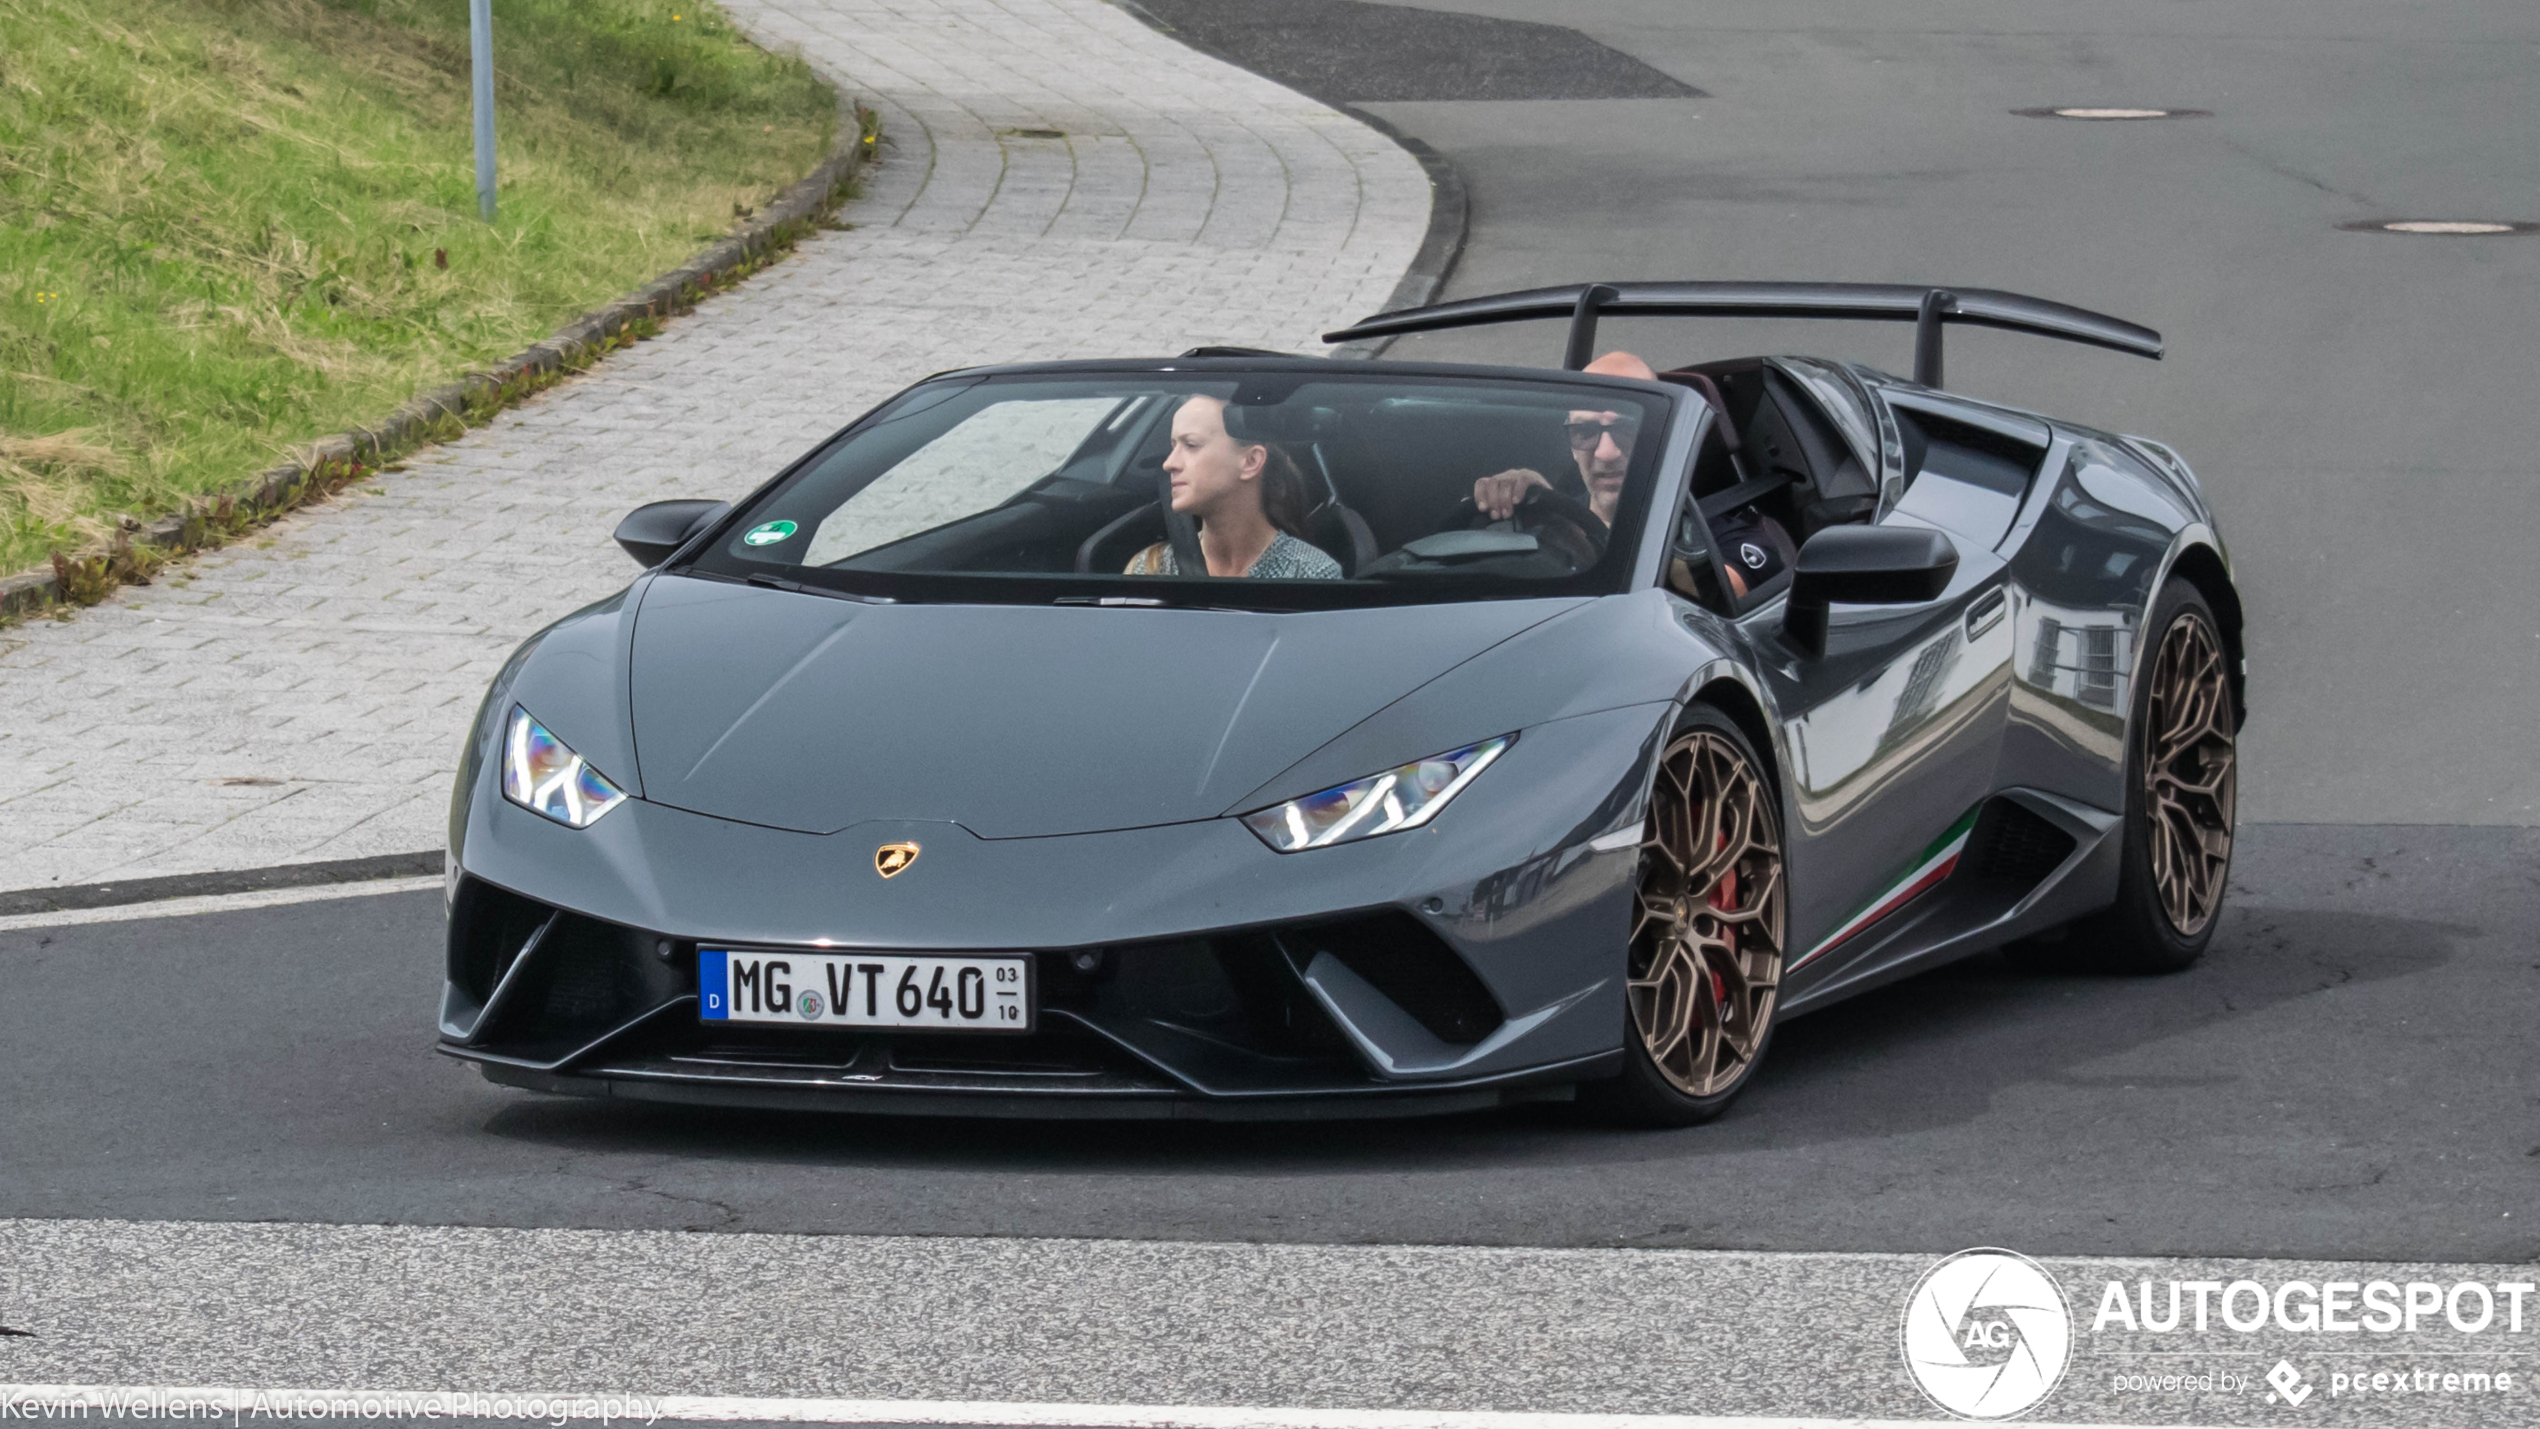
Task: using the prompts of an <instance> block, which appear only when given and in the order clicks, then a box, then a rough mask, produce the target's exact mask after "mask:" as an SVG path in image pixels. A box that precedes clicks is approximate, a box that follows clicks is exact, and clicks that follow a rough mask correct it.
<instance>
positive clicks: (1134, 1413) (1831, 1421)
mask: <svg viewBox="0 0 2540 1429" xmlns="http://www.w3.org/2000/svg"><path fill="white" fill-rule="evenodd" d="M258 1401H262V1403H263V1404H264V1405H265V1406H267V1412H268V1413H272V1412H276V1411H284V1412H288V1411H291V1410H297V1411H299V1412H302V1413H305V1412H308V1411H310V1410H312V1409H319V1410H323V1411H325V1412H328V1413H330V1414H332V1415H349V1414H361V1413H364V1412H365V1411H364V1406H365V1405H376V1406H385V1407H388V1412H389V1413H391V1414H394V1415H396V1416H398V1417H415V1416H418V1415H422V1414H424V1413H425V1406H427V1405H430V1406H432V1408H433V1409H434V1410H435V1411H437V1413H436V1417H441V1418H454V1417H455V1418H497V1417H510V1418H539V1419H542V1420H547V1421H550V1422H552V1421H553V1420H554V1419H555V1418H556V1417H557V1416H558V1415H561V1414H562V1413H563V1412H564V1411H563V1408H562V1406H565V1405H576V1406H579V1405H588V1406H591V1408H590V1410H589V1412H588V1413H582V1412H579V1411H577V1412H576V1413H575V1414H573V1415H572V1418H575V1419H583V1418H588V1419H598V1418H599V1417H600V1410H599V1406H602V1405H609V1406H614V1408H613V1410H612V1413H613V1415H614V1417H615V1418H616V1419H617V1420H618V1421H619V1422H623V1423H649V1422H653V1421H655V1420H661V1421H669V1422H677V1423H770V1424H940V1425H951V1426H973V1425H975V1426H991V1425H1010V1426H1016V1429H1929V1426H1935V1425H1949V1424H1955V1423H1957V1422H1958V1421H1956V1420H1947V1419H1843V1418H1834V1417H1826V1416H1810V1417H1803V1418H1790V1417H1783V1416H1778V1415H1773V1416H1767V1415H1711V1414H1529V1413H1504V1412H1498V1411H1491V1410H1465V1409H1308V1408H1297V1407H1272V1408H1255V1407H1250V1406H1240V1405H1156V1404H1036V1403H1018V1402H1003V1401H995V1400H977V1401H970V1400H941V1399H751V1398H744V1397H741V1396H737V1395H675V1394H673V1395H641V1394H622V1393H620V1394H592V1393H585V1392H581V1391H573V1390H564V1391H555V1390H541V1391H529V1392H517V1393H515V1392H491V1391H481V1390H381V1389H259V1388H255V1387H253V1386H239V1385H216V1386H168V1385H104V1384H0V1404H8V1403H15V1404H51V1405H87V1406H92V1407H104V1406H108V1405H139V1404H153V1403H156V1404H165V1403H171V1402H174V1403H181V1404H208V1405H217V1406H219V1407H220V1408H221V1409H222V1410H223V1411H224V1412H226V1411H227V1410H229V1409H230V1408H232V1407H235V1408H237V1409H239V1410H242V1411H243V1410H247V1409H249V1408H250V1407H251V1406H254V1405H256V1404H257V1403H258ZM501 1403H508V1404H509V1405H511V1406H512V1407H513V1412H512V1413H511V1414H509V1415H497V1414H495V1413H493V1412H492V1411H491V1408H490V1404H501ZM531 1403H534V1404H536V1405H538V1406H541V1407H542V1408H543V1409H544V1410H545V1411H546V1412H544V1413H535V1414H533V1413H531V1412H530V1411H529V1409H528V1408H527V1407H526V1406H527V1405H528V1404H531ZM373 1413H374V1417H375V1413H376V1412H375V1411H373ZM2023 1424H2024V1426H2025V1429H2083V1426H2078V1425H2064V1424H2050V1423H2029V1422H2028V1421H2023ZM2087 1429H2145V1427H2144V1426H2127V1425H2118V1424H2094V1425H2090V1426H2087ZM2161 1429H2196V1426H2192V1425H2165V1426H2161Z"/></svg>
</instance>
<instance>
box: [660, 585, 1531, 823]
mask: <svg viewBox="0 0 2540 1429" xmlns="http://www.w3.org/2000/svg"><path fill="white" fill-rule="evenodd" d="M1580 603H1581V602H1580V601H1579V600H1578V599H1576V598H1565V599H1548V600H1512V601H1479V602H1471V603H1466V604H1455V605H1418V606H1394V607H1379V608H1371V609H1359V610H1334V611H1311V612H1293V613H1281V614H1271V613H1266V612H1265V613H1253V612H1239V611H1213V610H1158V609H1142V608H1121V607H1108V608H1093V609H1089V608H1084V607H1057V606H990V605H875V604H865V603H862V602H857V601H848V600H838V599H833V598H830V597H827V596H818V595H806V594H800V593H796V592H790V591H777V590H763V589H759V588H756V587H752V586H742V585H731V584H725V583H722V582H716V581H705V580H697V579H690V578H679V577H666V578H663V579H661V580H657V581H655V582H654V583H653V584H652V586H651V588H650V590H648V591H647V592H646V593H645V596H644V602H643V606H642V609H641V611H640V613H639V614H638V617H637V621H636V627H635V638H634V648H633V652H632V654H633V659H632V662H631V663H632V669H631V675H630V685H631V695H632V700H633V709H632V717H633V725H634V734H635V747H636V759H637V765H638V768H637V773H638V780H639V783H640V785H641V792H642V797H644V798H646V799H649V800H651V801H653V802H655V803H660V804H667V805H670V806H672V807H675V808H681V809H687V810H690V811H692V812H695V813H700V814H710V815H714V816H716V817H719V818H727V819H737V820H741V821H744V822H747V823H753V824H763V825H767V826H770V827H773V828H780V829H793V830H799V831H802V832H806V833H833V832H836V831H838V830H840V829H844V828H847V827H850V826H852V825H855V824H859V823H864V822H866V821H869V820H877V819H879V820H906V819H929V820H949V821H952V822H955V823H958V824H960V825H962V826H963V827H965V828H967V829H969V830H970V831H971V832H972V833H975V834H977V835H979V836H980V837H982V838H1031V837H1038V836H1043V835H1051V834H1074V833H1093V832H1099V831H1103V830H1109V829H1123V828H1136V827H1141V826H1144V825H1149V824H1166V823H1177V822H1181V821H1183V820H1188V819H1204V818H1213V817H1216V816H1218V815H1221V814H1226V813H1230V812H1236V811H1235V810H1233V809H1231V808H1230V807H1229V805H1230V804H1231V803H1233V802H1234V801H1236V800H1239V799H1241V798H1242V797H1243V796H1244V795H1246V794H1247V793H1249V792H1250V791H1252V790H1254V789H1257V788H1259V787H1261V786H1262V785H1263V784H1265V783H1266V782H1268V781H1269V780H1271V779H1272V778H1274V777H1276V776H1277V775H1278V774H1279V773H1280V772H1281V771H1283V770H1285V769H1287V768H1289V767H1290V766H1291V765H1293V764H1295V763H1296V762H1297V761H1299V760H1301V759H1303V758H1305V757H1306V756H1307V755H1310V754H1312V753H1313V752H1314V751H1315V750H1316V749H1317V748H1319V747H1321V746H1322V745H1324V744H1325V743H1327V742H1329V741H1330V740H1332V739H1333V738H1335V737H1336V736H1338V735H1340V734H1342V733H1343V732H1344V731H1347V730H1348V729H1349V728H1350V727H1351V726H1353V725H1356V724H1358V723H1359V722H1360V721H1362V720H1365V719H1366V718H1367V717H1368V716H1370V715H1372V714H1375V713H1376V712H1377V711H1379V710H1381V709H1383V708H1384V707H1385V706H1386V705H1388V704H1391V703H1392V702H1394V701H1395V700H1398V699H1400V698H1401V697H1402V696H1403V695H1405V694H1408V693H1409V692H1411V691H1412V690H1415V689H1417V688H1419V687H1420V686H1421V685H1423V684H1426V683H1427V682H1429V681H1430V680H1433V679H1435V678H1437V677H1438V676H1439V675H1442V674H1444V673H1446V672H1447V671H1448V670H1451V669H1453V668H1454V667H1455V666H1457V665H1458V664H1461V663H1463V662H1464V661H1466V660H1469V659H1471V658H1472V657H1473V656H1474V655H1476V654H1479V653H1480V652H1482V651H1484V650H1487V649H1489V648H1490V647H1491V646H1493V645H1495V644H1498V643H1499V642H1501V641H1503V640H1506V639H1508V638H1510V637H1511V636H1514V635H1516V634H1518V633H1519V632H1521V631H1524V630H1526V629H1527V628H1529V627H1531V626H1534V625H1537V624H1539V623H1541V622H1543V621H1545V620H1549V619H1551V618H1552V617H1554V616H1556V615H1559V614H1560V613H1562V612H1563V611H1565V610H1569V609H1571V608H1573V607H1575V606H1577V605H1579V604H1580ZM1501 732H1502V731H1500V730H1498V729H1474V730H1469V731H1461V732H1459V733H1458V734H1456V735H1455V736H1453V737H1452V739H1466V738H1483V737H1487V736H1489V735H1492V734H1498V733H1501ZM1452 739H1451V740H1450V742H1452ZM1430 752H1431V751H1429V750H1426V749H1406V750H1402V751H1399V752H1398V753H1397V754H1396V755H1394V756H1392V757H1394V758H1400V759H1409V758H1417V757H1418V756H1420V755H1423V754H1427V753H1430Z"/></svg>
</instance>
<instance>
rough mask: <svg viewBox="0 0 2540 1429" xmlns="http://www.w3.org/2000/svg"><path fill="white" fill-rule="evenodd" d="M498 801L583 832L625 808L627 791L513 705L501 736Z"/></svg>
mask: <svg viewBox="0 0 2540 1429" xmlns="http://www.w3.org/2000/svg"><path fill="white" fill-rule="evenodd" d="M503 797H504V798H506V799H509V800H511V801H512V802H513V803H515V804H518V805H520V806H521V807H522V808H524V809H527V810H529V811H530V812H531V813H534V814H544V815H546V816H547V817H548V818H551V819H553V820H555V821H556V822H557V823H560V824H565V825H568V826H570V827H573V828H577V829H587V828H589V827H591V825H593V824H595V823H597V822H599V818H600V815H602V814H605V813H607V812H608V811H609V810H611V809H614V808H616V807H617V806H618V805H620V804H623V803H625V802H626V791H625V790H623V789H620V788H618V787H617V786H616V785H615V784H612V783H610V782H609V781H608V776H607V775H605V774H602V773H601V772H600V771H599V770H597V769H594V768H592V767H591V766H590V765H589V764H586V763H584V762H583V759H582V756H581V755H579V754H576V753H574V752H573V751H572V750H570V749H567V748H566V747H565V743H564V741H563V740H561V739H558V738H556V737H555V736H554V735H552V734H549V733H547V727H546V726H545V725H542V724H540V723H539V722H538V721H536V720H534V719H531V718H530V717H529V711H527V710H525V709H522V708H521V707H520V706H518V705H514V706H512V717H511V723H510V725H509V726H508V727H507V728H506V729H505V730H504V731H503Z"/></svg>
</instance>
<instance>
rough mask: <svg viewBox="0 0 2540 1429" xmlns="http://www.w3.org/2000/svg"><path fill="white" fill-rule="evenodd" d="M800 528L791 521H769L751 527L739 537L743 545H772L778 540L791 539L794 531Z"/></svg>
mask: <svg viewBox="0 0 2540 1429" xmlns="http://www.w3.org/2000/svg"><path fill="white" fill-rule="evenodd" d="M800 529H802V528H800V527H798V526H796V525H795V524H794V523H793V522H791V521H770V522H768V523H767V524H766V525H764V526H753V527H751V528H750V530H749V534H748V535H746V536H743V537H742V538H741V544H742V545H744V546H773V545H775V544H776V543H777V542H779V541H790V540H792V539H793V537H794V533H795V532H796V531H798V530H800Z"/></svg>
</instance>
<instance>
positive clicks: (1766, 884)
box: [1579, 705, 1789, 1126]
mask: <svg viewBox="0 0 2540 1429" xmlns="http://www.w3.org/2000/svg"><path fill="white" fill-rule="evenodd" d="M1706 851H1707V854H1708V857H1705V856H1704V854H1705V852H1706ZM1640 857H1641V862H1640V870H1639V873H1638V874H1637V881H1636V883H1635V885H1634V890H1633V909H1632V929H1631V933H1630V936H1629V939H1628V941H1627V944H1626V947H1625V951H1624V965H1625V972H1626V977H1625V988H1624V1004H1625V1005H1624V1015H1623V1070H1622V1072H1621V1073H1620V1074H1619V1075H1617V1076H1614V1077H1612V1078H1609V1079H1607V1080H1605V1081H1601V1082H1594V1083H1590V1084H1588V1085H1586V1086H1583V1087H1581V1088H1580V1089H1579V1099H1580V1101H1581V1103H1582V1104H1583V1105H1584V1106H1585V1107H1586V1108H1587V1109H1588V1110H1589V1111H1590V1112H1591V1113H1593V1114H1596V1115H1599V1116H1602V1117H1604V1118H1606V1119H1608V1120H1612V1121H1619V1122H1623V1123H1627V1124H1630V1125H1635V1126H1693V1125H1697V1124H1699V1123H1702V1122H1706V1121H1709V1120H1711V1119H1712V1118H1713V1117H1716V1116H1718V1115H1719V1114H1720V1113H1722V1112H1724V1111H1726V1110H1728V1108H1729V1103H1731V1102H1733V1101H1735V1100H1736V1099H1737V1095H1738V1093H1740V1092H1742V1091H1744V1090H1745V1089H1746V1085H1747V1083H1749V1082H1750V1081H1752V1080H1754V1076H1755V1069H1756V1067H1757V1066H1759V1065H1760V1064H1761V1063H1762V1062H1763V1060H1764V1054H1765V1052H1766V1051H1767V1050H1768V1049H1769V1048H1770V1047H1771V1046H1772V1040H1773V1023H1774V1014H1775V1012H1776V1011H1777V1010H1778V1008H1779V1005H1780V991H1781V972H1782V954H1783V948H1782V939H1783V937H1784V934H1785V930H1786V929H1787V927H1788V909H1789V891H1788V889H1787V887H1786V886H1785V882H1784V879H1783V873H1782V831H1781V810H1780V801H1779V799H1778V798H1777V797H1776V794H1775V790H1774V786H1773V781H1772V779H1771V777H1770V775H1769V774H1768V773H1767V772H1766V768H1765V765H1764V761H1763V760H1761V759H1759V758H1757V757H1756V754H1755V747H1754V746H1753V745H1752V744H1751V743H1749V742H1748V740H1747V738H1746V736H1745V734H1743V733H1742V732H1740V731H1739V729H1738V727H1737V725H1736V724H1735V723H1734V722H1732V721H1731V720H1730V719H1729V718H1728V717H1727V716H1726V715H1723V714H1721V713H1720V712H1719V711H1718V710H1715V709H1712V708H1711V707H1709V706H1707V705H1695V706H1693V707H1692V708H1690V709H1688V710H1687V711H1686V712H1685V717H1684V720H1683V722H1682V723H1680V724H1679V725H1678V726H1677V728H1676V732H1675V734H1674V736H1673V737H1671V738H1670V739H1669V740H1668V741H1667V747H1666V751H1665V753H1663V754H1661V755H1660V756H1659V762H1658V772H1657V777H1656V779H1655V781H1654V783H1653V786H1652V788H1651V792H1650V799H1649V826H1648V831H1647V833H1646V835H1645V836H1644V838H1643V840H1642V843H1641V856H1640Z"/></svg>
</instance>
